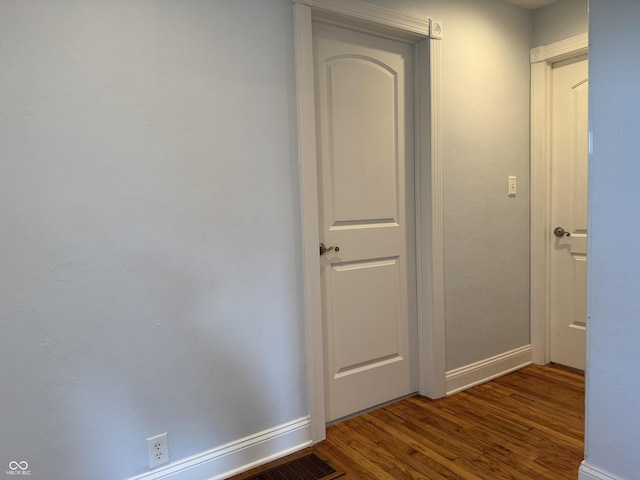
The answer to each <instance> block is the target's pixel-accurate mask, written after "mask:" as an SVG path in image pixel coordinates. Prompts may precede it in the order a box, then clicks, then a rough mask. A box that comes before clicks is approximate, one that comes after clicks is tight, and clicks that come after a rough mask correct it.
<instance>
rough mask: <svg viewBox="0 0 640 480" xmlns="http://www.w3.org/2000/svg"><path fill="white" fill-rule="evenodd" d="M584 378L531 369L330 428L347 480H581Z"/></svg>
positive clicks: (330, 443) (326, 445)
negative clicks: (440, 397) (579, 479)
mask: <svg viewBox="0 0 640 480" xmlns="http://www.w3.org/2000/svg"><path fill="white" fill-rule="evenodd" d="M583 437H584V376H583V375H582V374H581V373H580V372H577V371H575V370H571V369H567V368H564V367H560V366H557V365H547V366H544V367H541V366H534V365H532V366H529V367H526V368H524V369H522V370H519V371H517V372H513V373H511V374H509V375H506V376H503V377H500V378H497V379H495V380H493V381H491V382H488V383H485V384H483V385H479V386H477V387H474V388H471V389H469V390H466V391H464V392H460V393H458V394H455V395H453V396H451V397H447V398H442V399H438V400H430V399H428V398H425V397H421V396H415V397H410V398H407V399H405V400H402V401H400V402H397V403H394V404H391V405H387V406H385V407H381V408H379V409H377V410H374V411H371V412H368V413H365V414H363V415H361V416H358V417H355V418H352V419H349V420H346V421H345V422H342V423H339V424H336V425H332V426H330V427H328V428H327V438H326V440H325V441H323V442H320V443H319V444H317V445H315V446H314V448H316V449H317V450H318V451H319V452H320V453H321V454H324V455H326V456H327V457H329V458H331V459H333V460H335V462H336V463H338V464H339V465H340V466H341V467H342V468H344V470H345V471H346V472H347V473H346V475H345V476H343V477H341V478H343V479H345V480H423V479H427V480H499V479H510V480H532V479H535V480H576V479H577V478H578V468H579V466H580V462H581V461H582V459H583V458H584V453H583V450H584V439H583Z"/></svg>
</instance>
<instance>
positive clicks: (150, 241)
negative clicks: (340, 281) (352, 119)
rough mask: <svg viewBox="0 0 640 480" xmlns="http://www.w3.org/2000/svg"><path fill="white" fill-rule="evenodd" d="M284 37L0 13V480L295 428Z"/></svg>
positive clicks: (220, 20)
mask: <svg viewBox="0 0 640 480" xmlns="http://www.w3.org/2000/svg"><path fill="white" fill-rule="evenodd" d="M292 23H293V19H292V9H291V3H290V2H289V0H269V1H266V2H265V1H264V0H243V1H242V2H233V1H215V2H202V1H192V0H186V1H180V2H158V1H155V0H140V1H137V2H135V4H133V3H131V2H123V1H115V2H111V1H109V2H105V1H88V2H76V1H71V0H63V1H59V2H39V1H22V0H7V1H2V2H0V64H1V65H2V69H1V70H0V84H1V85H2V88H1V89H0V112H1V113H0V224H1V225H2V235H0V272H1V275H0V292H1V294H0V295H1V297H0V330H1V332H2V334H1V335H0V355H1V359H2V360H1V361H0V471H2V472H3V471H4V470H6V469H8V468H7V465H8V464H9V462H10V461H12V460H26V461H28V462H29V464H30V470H31V471H32V477H31V478H34V479H43V480H44V479H46V480H62V479H70V480H88V479H91V480H94V479H101V480H102V479H105V480H107V479H109V480H113V479H118V478H125V477H127V476H129V475H133V474H135V473H139V472H143V471H145V470H146V466H147V450H146V440H145V439H146V437H148V436H151V435H154V434H157V433H161V432H164V431H168V432H169V444H170V447H171V453H172V457H173V458H174V459H178V458H183V457H187V456H189V455H193V454H196V453H200V452H203V451H205V450H207V449H210V448H213V447H216V446H220V445H223V444H225V443H227V442H230V441H233V440H237V439H239V438H242V437H244V436H247V435H250V434H254V433H256V432H259V431H262V430H264V429H267V428H271V427H274V426H277V425H280V424H282V423H284V422H287V421H290V420H293V419H297V418H300V417H302V416H304V415H306V414H307V401H306V393H305V392H306V379H305V375H306V373H305V350H304V349H305V341H304V322H303V320H302V316H303V309H302V290H301V284H302V266H301V247H300V238H301V233H300V221H299V217H300V211H299V207H298V205H299V202H298V198H299V193H298V187H297V184H298V172H297V141H296V106H295V78H294V55H293V34H292V29H293V27H292ZM243 32H244V33H243ZM245 33H246V34H245ZM265 246H266V247H265Z"/></svg>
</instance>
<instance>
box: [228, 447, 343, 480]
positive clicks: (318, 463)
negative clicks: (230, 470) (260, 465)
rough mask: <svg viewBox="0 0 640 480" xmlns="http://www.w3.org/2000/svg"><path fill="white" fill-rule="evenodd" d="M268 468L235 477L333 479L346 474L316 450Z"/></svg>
mask: <svg viewBox="0 0 640 480" xmlns="http://www.w3.org/2000/svg"><path fill="white" fill-rule="evenodd" d="M267 467H268V468H267V469H266V470H263V471H262V472H260V473H255V474H253V475H251V476H248V477H244V476H243V477H234V478H236V479H237V480H331V479H333V478H338V477H339V476H340V475H344V471H342V470H338V469H336V468H335V467H333V466H331V464H330V462H329V460H326V459H325V458H322V457H320V456H319V455H318V454H317V453H316V452H306V453H305V454H303V455H300V456H298V457H295V458H291V459H287V460H286V461H285V462H283V463H281V464H279V465H275V466H267Z"/></svg>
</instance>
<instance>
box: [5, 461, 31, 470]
mask: <svg viewBox="0 0 640 480" xmlns="http://www.w3.org/2000/svg"><path fill="white" fill-rule="evenodd" d="M9 468H10V469H11V470H26V469H27V468H29V464H28V463H27V462H26V461H22V462H16V461H12V462H9Z"/></svg>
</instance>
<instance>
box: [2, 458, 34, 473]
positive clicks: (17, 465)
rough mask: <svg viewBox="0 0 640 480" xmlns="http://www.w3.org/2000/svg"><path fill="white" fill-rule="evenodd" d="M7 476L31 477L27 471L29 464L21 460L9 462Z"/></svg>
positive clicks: (29, 471)
mask: <svg viewBox="0 0 640 480" xmlns="http://www.w3.org/2000/svg"><path fill="white" fill-rule="evenodd" d="M6 474H7V475H31V470H29V464H28V463H27V461H26V460H22V461H21V462H18V461H16V460H11V461H10V462H9V470H7V472H6Z"/></svg>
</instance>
